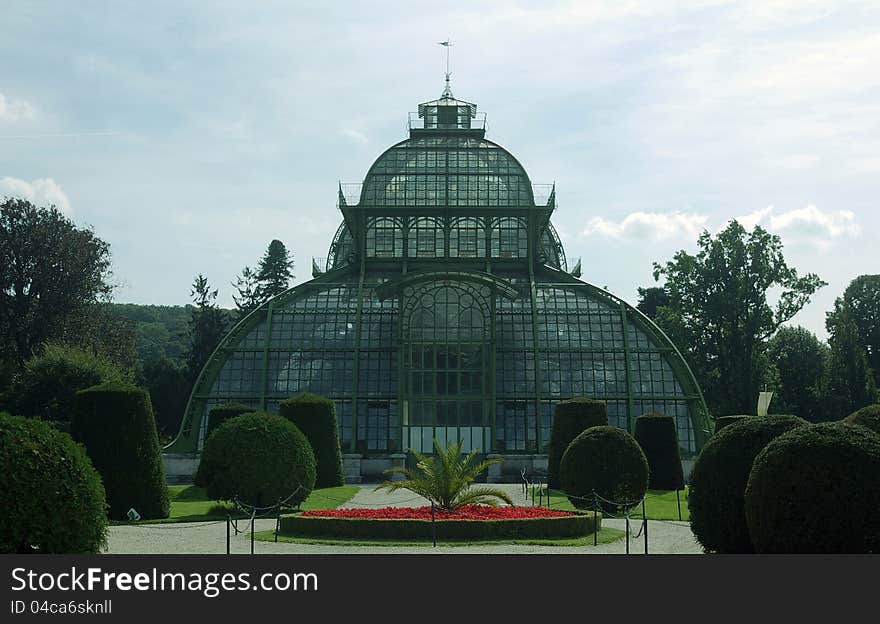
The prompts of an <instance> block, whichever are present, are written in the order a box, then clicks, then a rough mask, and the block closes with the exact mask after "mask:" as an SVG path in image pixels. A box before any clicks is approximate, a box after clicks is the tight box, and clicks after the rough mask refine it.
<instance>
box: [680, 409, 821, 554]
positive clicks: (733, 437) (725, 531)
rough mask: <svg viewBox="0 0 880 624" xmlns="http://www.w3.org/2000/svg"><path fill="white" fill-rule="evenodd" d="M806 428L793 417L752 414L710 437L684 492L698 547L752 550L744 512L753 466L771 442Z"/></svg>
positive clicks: (803, 423)
mask: <svg viewBox="0 0 880 624" xmlns="http://www.w3.org/2000/svg"><path fill="white" fill-rule="evenodd" d="M806 424H807V423H806V421H805V420H802V419H800V418H797V417H795V416H752V417H750V418H744V419H742V420H741V421H739V422H737V423H734V424H732V425H730V426H728V427H725V428H724V429H723V430H722V431H719V432H717V433H716V434H715V435H714V436H712V438H711V439H710V440H709V442H708V443H707V444H706V446H704V447H703V450H702V452H701V453H700V455H699V457H697V461H696V462H695V463H694V468H693V470H692V471H691V480H690V488H689V490H688V507H689V508H690V513H691V530H692V531H693V532H694V536H695V537H696V538H697V541H698V542H700V544H701V545H702V546H703V549H705V550H706V551H710V552H719V553H749V552H753V548H752V540H751V538H750V537H749V529H748V526H747V525H746V516H745V509H744V504H745V503H744V498H745V492H746V483H748V480H749V471H750V470H751V469H752V462H754V461H755V457H756V456H757V455H758V453H760V452H761V450H762V449H763V448H764V447H765V446H766V445H767V444H768V443H769V442H770V441H771V440H773V439H774V438H776V437H777V436H780V435H782V434H783V433H786V432H788V431H791V430H792V429H794V428H796V427H802V426H805V425H806Z"/></svg>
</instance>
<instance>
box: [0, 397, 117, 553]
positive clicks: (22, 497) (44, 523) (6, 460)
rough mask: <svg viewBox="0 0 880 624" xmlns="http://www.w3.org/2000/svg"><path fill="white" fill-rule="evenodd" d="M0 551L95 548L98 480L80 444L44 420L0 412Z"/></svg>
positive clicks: (102, 533)
mask: <svg viewBox="0 0 880 624" xmlns="http://www.w3.org/2000/svg"><path fill="white" fill-rule="evenodd" d="M0 492H3V512H2V515H3V521H2V522H0V553H33V552H38V553H97V552H100V550H101V549H102V548H103V546H104V545H105V544H106V536H107V512H106V505H107V504H106V499H105V495H104V486H103V485H102V484H101V477H100V476H98V473H97V471H95V469H94V467H93V466H92V463H91V462H90V461H89V458H88V457H87V456H86V453H85V451H84V450H83V448H82V447H81V446H79V445H78V444H76V443H75V442H74V441H73V440H72V439H71V437H70V436H69V435H67V434H65V433H61V432H59V431H57V430H56V429H55V428H53V427H52V426H50V425H49V424H47V423H45V422H41V421H39V420H35V419H32V418H21V417H15V416H10V415H9V414H5V413H0Z"/></svg>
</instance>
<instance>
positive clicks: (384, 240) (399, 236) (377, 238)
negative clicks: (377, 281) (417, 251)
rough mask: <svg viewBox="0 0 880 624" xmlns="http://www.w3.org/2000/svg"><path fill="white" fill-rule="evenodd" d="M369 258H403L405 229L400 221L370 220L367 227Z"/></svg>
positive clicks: (391, 219) (384, 218) (381, 218)
mask: <svg viewBox="0 0 880 624" xmlns="http://www.w3.org/2000/svg"><path fill="white" fill-rule="evenodd" d="M367 257H370V258H402V257H403V227H402V225H401V223H400V220H399V219H394V218H391V217H377V218H375V219H371V220H370V223H369V225H368V226H367Z"/></svg>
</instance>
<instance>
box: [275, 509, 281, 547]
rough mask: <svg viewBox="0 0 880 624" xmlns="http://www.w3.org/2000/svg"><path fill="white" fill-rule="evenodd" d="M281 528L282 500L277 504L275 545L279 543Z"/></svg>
mask: <svg viewBox="0 0 880 624" xmlns="http://www.w3.org/2000/svg"><path fill="white" fill-rule="evenodd" d="M280 527H281V498H279V499H278V502H277V503H275V543H276V544H277V543H278V529H279V528H280Z"/></svg>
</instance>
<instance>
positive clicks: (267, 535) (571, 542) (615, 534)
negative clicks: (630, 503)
mask: <svg viewBox="0 0 880 624" xmlns="http://www.w3.org/2000/svg"><path fill="white" fill-rule="evenodd" d="M624 535H625V533H624V532H623V531H620V530H618V529H609V528H605V527H603V528H601V529H599V536H598V542H599V543H600V544H610V543H611V542H616V541H617V540H620V539H623V537H624ZM254 539H256V540H260V541H264V542H274V541H275V532H274V531H257V532H256V533H255V534H254ZM278 541H279V542H289V543H292V544H327V545H331V546H428V547H430V546H431V545H432V544H431V540H430V539H424V540H395V539H375V540H363V539H353V538H352V539H333V538H330V537H295V536H292V535H279V536H278ZM492 544H521V545H528V546H592V545H593V535H592V533H591V534H590V535H585V536H584V537H574V538H561V539H497V540H443V541H438V542H437V546H456V547H460V546H487V545H492Z"/></svg>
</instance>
